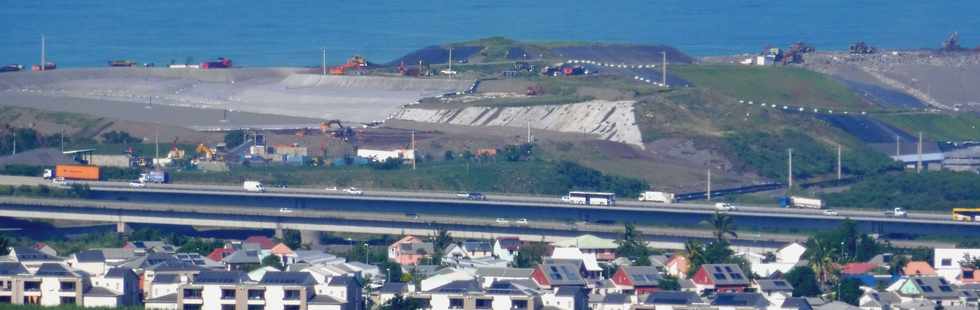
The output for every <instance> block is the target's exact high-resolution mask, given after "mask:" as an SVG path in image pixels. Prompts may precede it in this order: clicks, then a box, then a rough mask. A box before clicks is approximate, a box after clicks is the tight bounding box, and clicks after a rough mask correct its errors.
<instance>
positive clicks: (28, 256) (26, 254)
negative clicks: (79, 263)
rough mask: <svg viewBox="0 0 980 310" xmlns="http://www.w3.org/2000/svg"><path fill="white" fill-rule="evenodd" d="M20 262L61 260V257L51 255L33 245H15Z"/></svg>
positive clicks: (15, 251)
mask: <svg viewBox="0 0 980 310" xmlns="http://www.w3.org/2000/svg"><path fill="white" fill-rule="evenodd" d="M12 249H13V251H14V253H15V254H16V258H17V261H18V262H45V261H61V260H62V259H61V258H60V257H56V256H51V255H48V254H45V253H44V252H41V251H38V250H36V249H34V248H31V247H13V248H12Z"/></svg>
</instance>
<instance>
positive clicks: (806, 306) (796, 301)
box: [770, 297, 813, 310]
mask: <svg viewBox="0 0 980 310" xmlns="http://www.w3.org/2000/svg"><path fill="white" fill-rule="evenodd" d="M770 308H771V307H770ZM779 310H813V306H811V305H810V302H809V301H808V300H807V299H806V298H802V297H790V298H786V300H784V301H783V304H782V305H780V306H779Z"/></svg>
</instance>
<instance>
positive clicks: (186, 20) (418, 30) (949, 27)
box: [0, 0, 980, 67]
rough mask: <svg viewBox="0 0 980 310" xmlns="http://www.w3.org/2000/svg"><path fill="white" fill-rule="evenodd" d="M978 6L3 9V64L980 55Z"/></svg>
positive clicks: (245, 2) (631, 1) (474, 1)
mask: <svg viewBox="0 0 980 310" xmlns="http://www.w3.org/2000/svg"><path fill="white" fill-rule="evenodd" d="M978 12H980V1H977V0H967V1H958V0H949V1H943V0H939V1H922V0H915V1H903V0H891V1H887V0H792V1H761V0H714V1H695V0H661V1H640V0H623V1H564V0H537V1H518V0H492V1H491V0H459V1H446V0H432V1H405V0H402V1H371V0H367V1H346V0H274V1H268V0H267V1H257V0H240V1H234V0H198V1H181V0H172V1H171V0H165V1H160V0H157V1H145V0H91V1H88V0H0V64H5V63H20V64H33V63H37V62H38V61H39V60H38V58H39V50H40V36H41V34H42V33H43V34H45V35H46V37H47V45H48V55H49V59H50V60H52V61H55V62H57V63H58V65H59V66H62V67H65V66H68V67H79V66H104V65H105V62H106V61H107V60H110V59H134V60H137V61H140V62H155V63H157V64H165V63H169V62H170V61H171V60H175V61H177V62H178V63H183V62H184V61H185V59H187V58H188V57H192V58H193V59H194V61H195V62H198V61H201V60H204V59H207V58H214V57H217V56H225V57H230V58H232V59H234V60H235V62H236V64H238V65H244V66H280V65H291V66H299V65H314V64H319V61H320V48H321V47H325V48H327V50H328V58H329V61H330V62H334V63H336V62H341V61H342V60H343V59H346V58H347V57H349V56H350V55H352V54H361V55H364V56H366V57H367V58H368V59H369V60H373V61H377V62H386V61H389V60H391V59H394V58H396V57H398V56H400V55H402V54H405V53H408V52H410V51H412V50H414V49H417V48H420V47H424V46H428V45H433V44H438V43H443V42H451V41H462V40H470V39H476V38H481V37H488V36H506V37H511V38H516V39H521V40H536V41H602V42H629V43H652V44H668V45H673V46H675V47H678V48H680V49H681V50H683V51H685V52H687V53H689V54H692V55H699V56H700V55H718V54H733V53H742V52H755V51H758V50H760V49H761V48H762V47H763V46H765V45H767V44H772V45H778V46H786V45H789V44H790V43H792V42H794V41H798V40H803V41H806V42H809V43H811V44H813V45H815V46H816V47H817V48H818V49H844V48H846V47H847V45H848V44H849V43H851V42H853V41H857V40H865V41H868V42H869V43H871V44H873V45H876V46H879V47H886V48H919V47H938V46H939V44H940V42H941V41H942V40H943V39H944V38H945V37H946V36H947V35H948V34H949V33H951V32H953V31H959V32H960V34H961V41H962V42H964V45H965V46H969V47H973V46H976V45H980V18H977V14H978Z"/></svg>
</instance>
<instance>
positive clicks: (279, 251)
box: [270, 242, 296, 256]
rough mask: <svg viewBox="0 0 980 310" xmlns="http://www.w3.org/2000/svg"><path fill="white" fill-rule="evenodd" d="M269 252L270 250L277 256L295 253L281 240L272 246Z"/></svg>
mask: <svg viewBox="0 0 980 310" xmlns="http://www.w3.org/2000/svg"><path fill="white" fill-rule="evenodd" d="M270 252H272V254H273V255H279V256H290V255H296V253H293V249H290V248H289V246H287V245H286V244H285V243H282V242H280V243H279V244H277V245H275V246H273V247H272V249H271V250H270Z"/></svg>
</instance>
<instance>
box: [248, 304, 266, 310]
mask: <svg viewBox="0 0 980 310" xmlns="http://www.w3.org/2000/svg"><path fill="white" fill-rule="evenodd" d="M264 309H265V306H263V305H248V310H264Z"/></svg>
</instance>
